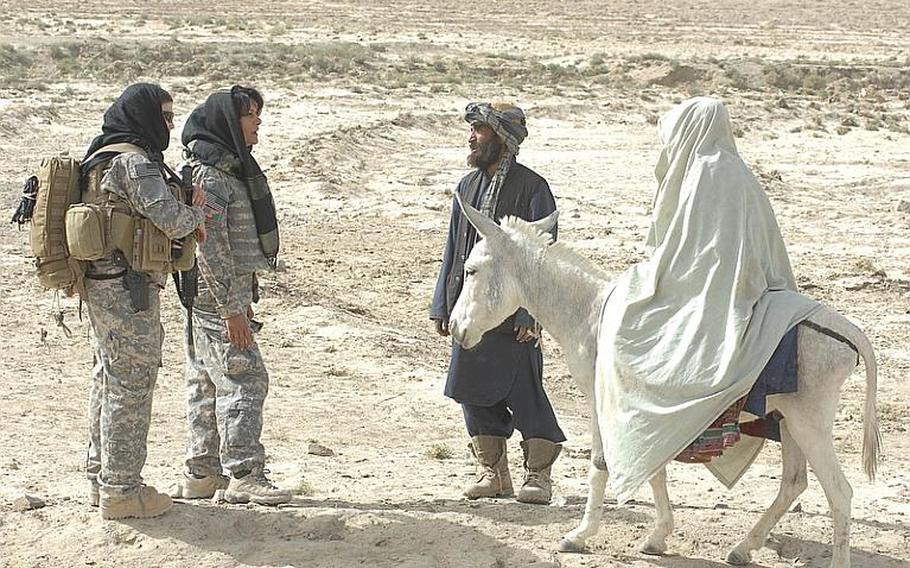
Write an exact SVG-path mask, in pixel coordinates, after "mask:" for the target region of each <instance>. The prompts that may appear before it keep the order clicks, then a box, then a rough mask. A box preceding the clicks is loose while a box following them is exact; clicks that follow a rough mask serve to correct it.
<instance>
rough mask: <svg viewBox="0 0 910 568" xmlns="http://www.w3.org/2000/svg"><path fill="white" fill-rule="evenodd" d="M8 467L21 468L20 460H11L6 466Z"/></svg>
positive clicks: (13, 469) (11, 468)
mask: <svg viewBox="0 0 910 568" xmlns="http://www.w3.org/2000/svg"><path fill="white" fill-rule="evenodd" d="M6 469H8V470H10V471H16V470H17V469H19V462H17V461H16V460H13V461H11V462H9V464H7V466H6Z"/></svg>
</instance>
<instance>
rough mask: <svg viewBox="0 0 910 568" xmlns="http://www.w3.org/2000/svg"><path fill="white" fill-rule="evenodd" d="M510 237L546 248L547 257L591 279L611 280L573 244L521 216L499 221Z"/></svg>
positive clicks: (532, 248) (534, 247)
mask: <svg viewBox="0 0 910 568" xmlns="http://www.w3.org/2000/svg"><path fill="white" fill-rule="evenodd" d="M499 226H500V227H502V230H503V231H504V232H505V233H506V234H507V235H509V237H510V238H512V239H513V240H515V241H517V242H519V243H522V244H524V243H527V248H528V249H530V250H543V249H545V250H546V255H547V259H549V260H551V261H553V262H556V263H558V264H559V265H560V267H561V268H564V269H566V268H567V269H570V270H573V271H575V272H576V273H577V274H579V275H582V276H585V277H586V278H587V279H589V280H593V281H603V282H606V281H607V280H609V278H610V277H609V275H607V273H606V272H604V271H603V270H602V269H601V268H600V267H598V266H597V265H595V264H594V263H593V262H591V261H590V260H588V259H587V258H585V257H584V256H582V255H580V254H579V253H578V252H576V251H575V250H574V249H573V248H572V247H571V246H569V245H567V244H566V243H564V242H561V241H555V242H554V241H553V235H551V234H550V233H546V232H543V231H541V230H539V229H537V228H536V227H535V226H534V225H533V224H531V223H529V222H527V221H525V220H524V219H522V218H520V217H513V216H511V215H508V216H506V217H503V218H502V220H501V221H500V223H499Z"/></svg>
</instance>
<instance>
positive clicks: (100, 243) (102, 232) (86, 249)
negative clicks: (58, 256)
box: [65, 203, 109, 260]
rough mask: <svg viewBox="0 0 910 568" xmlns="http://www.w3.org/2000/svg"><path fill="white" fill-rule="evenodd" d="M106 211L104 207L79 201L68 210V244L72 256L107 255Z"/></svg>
mask: <svg viewBox="0 0 910 568" xmlns="http://www.w3.org/2000/svg"><path fill="white" fill-rule="evenodd" d="M105 213H106V211H105V210H104V208H102V207H99V206H97V205H93V204H89V203H77V204H75V205H71V206H70V207H69V208H68V209H67V210H66V218H65V226H66V246H67V248H68V249H69V252H70V256H71V257H72V258H75V259H76V260H99V259H101V258H104V257H105V256H106V255H107V253H108V251H109V249H108V243H107V239H106V238H105V237H106V234H107V223H108V219H107V218H106V217H107V215H106V214H105Z"/></svg>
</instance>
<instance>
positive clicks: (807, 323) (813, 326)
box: [799, 320, 859, 363]
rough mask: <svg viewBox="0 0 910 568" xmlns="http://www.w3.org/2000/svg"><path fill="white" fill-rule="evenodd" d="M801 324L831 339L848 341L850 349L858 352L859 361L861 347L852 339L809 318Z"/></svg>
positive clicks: (857, 359) (842, 341)
mask: <svg viewBox="0 0 910 568" xmlns="http://www.w3.org/2000/svg"><path fill="white" fill-rule="evenodd" d="M799 325H804V326H806V327H808V328H809V329H812V330H815V331H817V332H819V333H821V334H824V335H827V336H828V337H830V338H831V339H836V340H837V341H840V342H841V343H846V344H847V346H849V347H850V349H852V350H853V351H854V352H855V353H856V362H857V363H859V349H857V347H856V345H854V344H853V342H852V341H850V340H849V339H847V338H846V337H844V336H843V335H841V334H839V333H837V332H836V331H834V330H833V329H828V328H827V327H822V326H820V325H818V324H817V323H815V322H811V321H809V320H803V321H801V322H799Z"/></svg>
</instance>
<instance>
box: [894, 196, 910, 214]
mask: <svg viewBox="0 0 910 568" xmlns="http://www.w3.org/2000/svg"><path fill="white" fill-rule="evenodd" d="M897 212H898V213H910V201H907V200H906V199H901V200H900V201H899V202H898V203H897Z"/></svg>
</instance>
